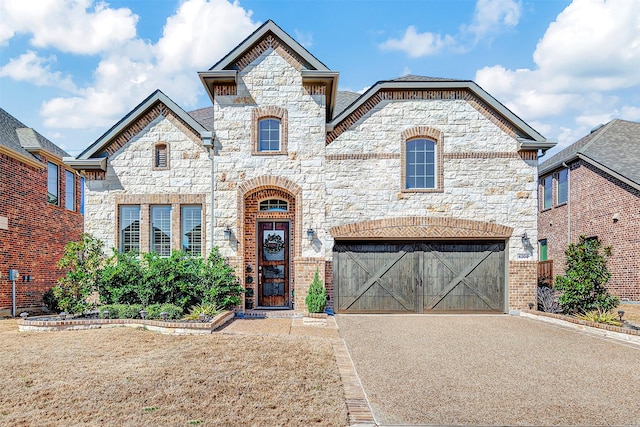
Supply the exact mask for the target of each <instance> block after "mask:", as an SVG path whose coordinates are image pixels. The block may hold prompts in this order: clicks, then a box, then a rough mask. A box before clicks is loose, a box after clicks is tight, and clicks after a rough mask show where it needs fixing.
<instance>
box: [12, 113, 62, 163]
mask: <svg viewBox="0 0 640 427" xmlns="http://www.w3.org/2000/svg"><path fill="white" fill-rule="evenodd" d="M0 146H2V147H4V148H6V149H9V150H11V151H12V152H13V153H15V154H16V155H18V156H20V157H21V158H22V159H23V160H25V161H38V162H39V161H40V160H39V159H38V158H37V157H36V156H35V155H34V154H35V153H37V152H39V151H45V152H47V153H49V154H51V155H53V156H55V157H58V158H60V159H61V158H63V157H64V156H68V155H69V154H68V153H67V152H66V151H64V150H63V149H62V148H60V147H58V146H57V145H56V144H54V143H53V142H51V141H49V140H48V139H47V138H45V137H44V136H42V135H40V134H39V133H38V132H36V131H35V130H34V129H32V128H30V127H28V126H26V125H25V124H24V123H22V122H21V121H20V120H18V119H16V118H15V117H13V116H12V115H11V114H9V113H8V112H7V111H5V110H4V109H3V108H0Z"/></svg>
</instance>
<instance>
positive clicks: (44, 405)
mask: <svg viewBox="0 0 640 427" xmlns="http://www.w3.org/2000/svg"><path fill="white" fill-rule="evenodd" d="M0 342H1V343H2V350H1V351H0V384H1V386H0V425H11V426H32V425H33V426H35V425H37V426H74V425H102V426H141V425H156V426H161V425H162V426H192V425H195V426H213V425H216V426H217V425H234V426H235V425H247V426H253V425H255V426H266V425H269V426H276V425H295V426H299V425H305V426H308V425H322V426H342V425H346V424H347V412H346V406H345V401H344V393H343V389H342V384H341V381H340V376H339V373H338V370H337V367H336V364H335V361H334V355H333V351H332V348H331V343H330V341H329V340H327V339H321V338H317V339H316V338H308V337H307V338H305V337H295V336H250V335H239V334H238V335H222V334H213V335H205V336H173V335H161V334H158V333H154V332H149V331H145V330H138V329H130V328H112V329H96V330H86V331H65V332H18V328H17V324H16V321H15V320H0Z"/></svg>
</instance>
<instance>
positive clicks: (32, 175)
mask: <svg viewBox="0 0 640 427" xmlns="http://www.w3.org/2000/svg"><path fill="white" fill-rule="evenodd" d="M40 160H41V161H42V168H36V167H33V166H30V165H27V164H25V163H23V162H20V161H19V160H17V159H15V158H13V157H11V156H9V155H6V154H0V194H2V197H0V217H4V218H6V219H7V224H6V228H5V227H0V314H10V313H11V282H10V281H9V280H8V276H7V275H8V271H9V269H10V268H12V269H17V270H18V271H19V273H20V275H21V276H24V275H30V276H31V277H32V280H31V282H22V280H21V279H20V281H17V282H16V293H17V297H16V306H17V310H16V313H17V314H19V313H20V312H22V311H24V310H26V309H31V310H39V309H41V308H42V306H43V304H42V294H43V293H44V292H46V291H47V290H49V289H50V288H51V287H52V286H54V285H55V284H56V282H57V280H58V279H59V278H60V277H62V276H63V272H62V271H59V270H58V268H57V266H56V265H57V263H58V260H59V259H60V258H61V257H62V255H63V254H64V246H65V244H66V243H67V242H70V241H74V240H79V239H80V235H81V234H82V230H83V218H82V214H81V213H80V194H81V193H80V182H81V181H80V179H78V178H77V177H76V179H75V180H74V181H75V183H76V188H75V200H76V206H75V207H76V209H75V211H73V212H72V211H69V210H67V209H66V208H65V207H64V206H65V184H66V183H65V179H64V178H65V175H64V173H65V168H64V166H63V165H62V164H61V162H60V160H59V159H55V158H46V157H44V156H41V159H40ZM47 161H51V162H54V163H56V164H58V179H59V192H58V195H59V206H54V205H50V204H49V203H48V201H47V167H46V165H47Z"/></svg>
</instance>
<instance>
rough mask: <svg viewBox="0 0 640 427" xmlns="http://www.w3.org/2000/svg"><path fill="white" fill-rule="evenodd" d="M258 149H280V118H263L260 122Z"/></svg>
mask: <svg viewBox="0 0 640 427" xmlns="http://www.w3.org/2000/svg"><path fill="white" fill-rule="evenodd" d="M258 151H280V120H279V119H276V118H272V117H269V118H265V119H261V120H260V121H259V123H258Z"/></svg>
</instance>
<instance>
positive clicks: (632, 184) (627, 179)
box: [576, 153, 640, 190]
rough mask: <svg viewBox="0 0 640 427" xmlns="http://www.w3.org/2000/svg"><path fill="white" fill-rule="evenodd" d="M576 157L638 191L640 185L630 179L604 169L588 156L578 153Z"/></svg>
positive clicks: (611, 170) (603, 166) (604, 167)
mask: <svg viewBox="0 0 640 427" xmlns="http://www.w3.org/2000/svg"><path fill="white" fill-rule="evenodd" d="M576 157H578V158H579V159H581V160H584V161H585V162H587V163H589V164H591V165H593V166H595V167H596V168H598V169H600V170H601V171H603V172H606V173H608V174H609V175H611V176H613V177H615V178H617V179H619V180H620V181H622V182H624V183H625V184H627V185H630V186H631V187H633V188H635V189H636V190H640V183H637V182H635V181H632V180H631V179H629V178H627V177H626V176H624V175H621V174H620V173H618V172H616V171H614V170H613V169H610V168H608V167H606V166H605V165H603V164H602V163H599V162H597V161H595V160H593V159H592V158H590V157H588V156H585V155H584V154H582V153H578V154H577V156H576Z"/></svg>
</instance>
